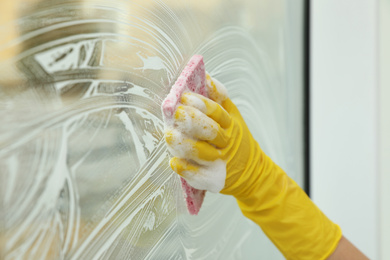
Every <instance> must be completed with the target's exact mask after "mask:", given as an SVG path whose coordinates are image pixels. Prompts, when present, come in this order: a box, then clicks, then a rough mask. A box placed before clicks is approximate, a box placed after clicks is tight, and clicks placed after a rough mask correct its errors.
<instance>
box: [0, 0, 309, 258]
mask: <svg viewBox="0 0 390 260" xmlns="http://www.w3.org/2000/svg"><path fill="white" fill-rule="evenodd" d="M9 2H10V3H11V2H12V4H10V5H7V8H8V6H12V5H14V6H15V7H17V8H16V10H15V13H12V11H10V12H9V13H8V10H4V11H5V12H7V14H9V16H5V17H12V16H13V18H11V19H12V20H10V21H7V22H6V23H4V24H1V25H0V26H1V27H2V31H4V32H5V34H4V35H5V36H6V37H5V39H4V41H3V42H2V44H0V56H1V55H4V54H7V55H8V54H9V53H12V54H13V55H11V56H10V55H8V58H6V59H1V61H0V68H1V70H0V85H1V87H0V89H1V93H2V94H1V95H0V107H1V109H0V118H1V120H2V123H1V124H0V169H1V174H0V175H1V176H0V179H1V180H0V195H1V197H2V198H4V203H3V204H1V205H0V207H1V209H0V212H1V213H4V214H0V222H1V223H3V224H4V225H3V226H2V228H1V230H0V258H2V257H3V258H4V259H6V260H7V259H101V260H103V259H128V258H131V259H230V258H232V257H233V258H236V259H252V258H256V259H275V257H273V256H275V253H272V254H273V255H272V257H270V256H269V255H270V254H271V253H269V252H270V250H268V249H269V248H271V247H272V246H271V245H270V244H267V243H269V242H267V241H268V240H267V238H266V237H265V236H264V235H262V233H261V231H260V229H259V228H258V227H256V226H254V225H253V224H251V223H250V222H249V221H247V220H246V219H245V218H244V217H243V216H242V214H241V212H240V211H239V209H238V207H237V205H236V201H235V200H234V199H233V198H230V197H222V196H220V195H217V194H212V193H210V194H208V195H207V200H205V201H204V205H203V208H202V211H201V212H199V215H198V216H196V217H193V216H189V215H188V214H187V213H186V206H185V204H184V202H183V195H182V188H181V182H180V179H179V178H178V177H177V175H175V174H174V173H173V172H172V170H171V169H170V168H169V165H168V161H169V156H168V152H167V150H166V148H165V144H164V140H163V122H162V115H161V110H160V106H161V103H162V100H163V99H164V98H165V96H166V95H167V93H168V92H169V90H170V87H171V86H172V84H173V83H174V82H175V80H176V78H177V77H178V76H179V73H180V72H181V71H182V69H183V68H184V66H185V65H186V63H187V61H188V59H189V57H191V56H192V55H193V54H195V53H200V54H202V55H203V56H204V58H205V61H206V62H207V64H206V67H207V69H208V71H209V72H210V74H211V75H212V76H213V77H216V78H218V79H220V80H221V81H222V82H223V83H224V85H225V86H227V88H228V90H229V95H230V97H231V98H232V99H233V101H234V102H235V103H236V104H237V105H238V107H239V109H240V111H241V113H242V115H243V116H244V118H245V119H246V120H247V123H248V125H249V127H250V129H251V130H252V134H253V135H254V136H255V138H256V139H257V140H258V141H259V142H261V144H262V147H263V148H264V149H265V150H266V152H267V153H268V154H269V155H270V156H271V157H272V158H274V159H275V160H277V162H278V163H280V164H281V165H282V166H283V168H285V169H286V170H287V171H288V172H289V174H290V175H293V176H294V174H295V176H296V175H297V173H299V172H301V171H300V168H299V162H300V161H301V157H300V154H301V153H300V152H299V151H298V152H297V150H295V148H294V147H295V146H296V145H297V144H299V143H300V142H301V139H300V138H301V137H300V136H301V135H300V134H301V132H299V131H298V130H296V129H297V128H296V127H295V126H296V125H300V123H299V122H301V121H300V117H299V116H298V115H300V113H298V112H294V109H296V110H295V111H301V110H300V109H299V106H298V105H297V104H300V103H299V101H300V100H299V97H300V96H301V93H302V91H301V89H300V87H299V86H300V85H295V84H292V83H291V82H293V81H292V79H294V78H293V77H296V75H300V73H299V72H298V73H294V71H290V69H289V68H290V67H287V68H286V66H287V65H288V64H289V63H287V62H291V63H292V64H293V66H292V67H294V68H297V67H298V66H296V64H295V63H294V62H296V60H294V59H286V60H285V58H286V57H285V56H286V55H290V54H291V53H296V52H295V51H294V50H291V49H290V48H292V46H294V45H293V44H290V38H289V37H286V38H285V37H284V36H285V35H284V29H285V28H284V26H283V24H282V23H281V22H280V19H281V18H280V19H279V16H275V17H274V16H272V15H273V13H272V12H268V11H267V10H268V9H267V8H259V6H257V5H270V6H274V5H275V6H280V4H281V2H280V3H279V2H277V3H276V2H275V1H271V0H269V1H268V0H267V1H252V2H251V4H250V5H249V6H248V5H246V4H245V5H242V4H236V3H233V2H231V3H230V2H229V3H227V2H224V1H221V2H218V1H116V0H112V1H108V0H101V1H44V3H38V2H42V1H19V0H16V1H9ZM252 4H253V5H254V6H251V5H252ZM22 5H23V8H21V9H20V8H19V7H20V6H22ZM295 6H296V3H294V9H298V8H295ZM248 7H249V8H248ZM251 7H253V8H251ZM276 9H278V8H275V10H276ZM58 10H60V11H58ZM262 10H264V11H263V12H264V13H263V15H259V12H261V11H262ZM286 10H287V9H286ZM18 15H21V16H20V17H19V16H18ZM280 17H283V16H280ZM290 18H291V17H290ZM5 19H6V18H5ZM259 19H260V20H259ZM231 25H237V26H231ZM246 28H250V29H251V34H249V31H248V30H247V29H246ZM269 32H270V33H269ZM297 35H299V34H297ZM287 36H288V35H287ZM9 37H10V38H9ZM254 37H256V38H254ZM279 37H280V39H279ZM265 41H267V42H265ZM269 41H271V42H269ZM284 41H285V42H286V43H287V45H288V46H289V49H286V50H287V51H286V50H284V49H283V48H281V47H280V46H282V45H283V44H284ZM275 53H276V55H274V54H275ZM269 55H271V56H269ZM1 58H3V56H1ZM285 69H286V70H287V71H288V72H289V73H291V77H292V78H287V77H286V76H285V75H284V70H285ZM297 97H298V98H297ZM291 108H293V109H291ZM259 129H261V131H259ZM244 248H245V249H250V250H243V249H244ZM275 251H276V250H275ZM248 255H249V257H248ZM251 256H252V257H251ZM253 256H256V257H253Z"/></svg>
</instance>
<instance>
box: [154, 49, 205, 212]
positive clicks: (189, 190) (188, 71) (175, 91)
mask: <svg viewBox="0 0 390 260" xmlns="http://www.w3.org/2000/svg"><path fill="white" fill-rule="evenodd" d="M205 84H206V71H205V67H204V62H203V57H202V56H201V55H194V56H192V58H191V59H190V61H189V62H188V64H187V65H186V67H185V68H184V69H183V71H182V73H181V74H180V76H179V78H178V79H177V80H176V82H175V84H174V85H173V86H172V88H171V91H170V92H169V94H168V96H167V97H166V98H165V100H164V101H163V103H162V106H161V108H162V112H163V117H164V122H165V125H166V127H171V126H172V124H173V115H174V113H175V111H176V108H177V106H178V104H179V103H180V99H181V95H182V94H183V93H185V92H189V91H190V92H194V93H197V94H201V95H203V96H205V97H207V96H208V95H207V89H206V85H205ZM181 184H182V189H183V192H184V194H185V200H186V203H187V209H188V212H189V213H190V214H191V215H197V214H198V212H199V210H200V207H201V206H202V203H203V199H204V197H205V195H206V191H205V190H198V189H195V188H194V187H192V186H190V185H189V184H188V183H187V181H186V180H185V179H183V178H181Z"/></svg>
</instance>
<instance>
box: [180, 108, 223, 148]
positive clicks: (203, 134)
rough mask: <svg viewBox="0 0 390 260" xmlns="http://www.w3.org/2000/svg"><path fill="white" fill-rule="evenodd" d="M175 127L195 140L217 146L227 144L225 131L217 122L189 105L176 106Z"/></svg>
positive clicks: (220, 146) (221, 146)
mask: <svg viewBox="0 0 390 260" xmlns="http://www.w3.org/2000/svg"><path fill="white" fill-rule="evenodd" d="M174 118H175V124H176V128H177V129H179V130H180V131H181V132H183V133H184V134H186V135H188V136H191V137H192V138H194V139H195V140H203V141H208V142H209V143H210V144H213V145H215V146H217V147H219V148H225V147H226V145H227V140H228V138H227V136H226V131H225V130H224V129H222V128H221V127H220V126H219V124H218V123H217V122H215V121H214V120H212V119H211V118H210V117H208V116H206V115H205V114H203V113H202V112H201V111H199V110H198V109H196V108H194V107H191V106H178V107H177V108H176V111H175V115H174Z"/></svg>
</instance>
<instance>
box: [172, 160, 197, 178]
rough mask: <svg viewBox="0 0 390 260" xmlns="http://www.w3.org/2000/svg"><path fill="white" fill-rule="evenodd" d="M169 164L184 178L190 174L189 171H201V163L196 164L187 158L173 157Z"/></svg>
mask: <svg viewBox="0 0 390 260" xmlns="http://www.w3.org/2000/svg"><path fill="white" fill-rule="evenodd" d="M169 165H170V166H171V168H172V170H173V171H174V172H176V173H177V174H179V175H180V176H182V177H184V178H186V177H187V176H188V173H189V172H191V173H192V174H196V172H198V171H199V165H195V164H194V163H190V162H188V161H187V160H186V159H181V158H178V157H173V158H172V159H171V160H169Z"/></svg>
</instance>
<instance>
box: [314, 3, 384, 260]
mask: <svg viewBox="0 0 390 260" xmlns="http://www.w3.org/2000/svg"><path fill="white" fill-rule="evenodd" d="M389 8H390V1H388V0H380V1H369V0H364V1H333V0H331V1H312V5H311V37H310V39H311V56H310V57H311V63H310V64H311V66H310V70H311V73H310V76H311V81H310V87H311V88H310V90H311V99H310V103H311V110H310V113H311V116H310V119H311V120H310V121H311V125H310V126H311V161H310V163H311V195H312V199H313V200H314V202H316V203H317V205H318V206H319V207H320V208H321V209H322V210H323V211H324V212H325V214H327V215H328V216H329V217H330V218H331V219H333V220H334V221H335V222H336V223H339V225H340V226H341V228H342V230H343V233H344V235H345V236H346V237H347V238H348V239H350V240H351V241H352V242H353V243H354V244H355V245H357V247H358V248H360V249H361V250H362V251H363V252H364V253H365V254H366V255H367V256H368V257H369V258H370V259H389V258H390V248H389V246H388V245H390V194H389V184H390V136H389V133H390V119H389V113H390V106H389V104H390V102H389V101H390V84H389V83H390V81H389V79H390V78H389V71H390V53H389V48H388V46H390V42H389V40H390V38H389V28H390V20H389V19H390V9H389Z"/></svg>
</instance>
